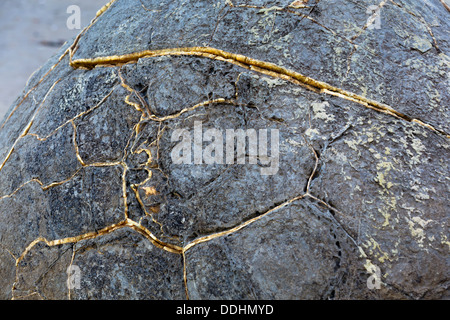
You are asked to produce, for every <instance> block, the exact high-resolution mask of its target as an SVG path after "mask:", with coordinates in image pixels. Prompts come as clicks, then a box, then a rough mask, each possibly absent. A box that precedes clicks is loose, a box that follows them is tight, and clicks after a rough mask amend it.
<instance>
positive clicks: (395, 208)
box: [0, 0, 450, 299]
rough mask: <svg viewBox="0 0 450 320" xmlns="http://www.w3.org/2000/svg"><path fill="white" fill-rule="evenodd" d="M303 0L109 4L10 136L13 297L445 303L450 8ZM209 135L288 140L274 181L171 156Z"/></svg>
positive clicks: (6, 187)
mask: <svg viewBox="0 0 450 320" xmlns="http://www.w3.org/2000/svg"><path fill="white" fill-rule="evenodd" d="M289 4H290V1H286V2H285V1H271V2H270V3H269V2H268V1H247V2H239V1H233V2H232V1H219V2H217V3H214V4H212V3H211V2H209V1H185V2H182V3H179V2H160V1H151V0H145V1H144V0H142V1H140V0H136V1H122V0H117V1H112V2H111V5H110V6H109V7H107V8H105V10H104V11H103V13H102V14H100V15H99V16H98V17H96V18H95V19H94V21H93V23H92V24H91V25H90V26H89V27H88V28H87V29H86V30H84V31H83V32H82V33H81V34H80V37H78V38H76V39H74V42H73V43H67V44H66V45H64V46H63V47H62V48H61V49H60V51H59V52H58V53H57V54H56V56H54V57H53V58H50V60H49V61H48V62H47V63H46V64H45V65H44V66H43V67H42V68H41V69H40V70H39V71H37V72H36V73H35V74H34V75H33V76H32V78H31V79H30V80H29V83H28V85H27V87H26V88H25V90H24V94H23V96H21V97H19V98H18V99H17V101H16V102H15V103H14V104H13V105H12V106H11V108H10V111H9V113H8V114H7V117H6V118H5V120H4V121H3V122H2V124H0V126H1V129H0V240H1V245H0V267H1V268H0V270H1V275H2V276H1V277H0V297H1V298H2V299H11V298H13V299H187V298H190V299H445V298H449V297H450V295H449V283H450V277H449V276H450V275H449V270H450V268H449V263H450V260H449V248H450V242H449V225H448V221H449V216H448V215H449V212H448V203H449V196H448V195H449V187H448V185H449V184H448V181H449V179H450V172H449V167H448V158H449V147H450V144H449V135H448V133H449V132H450V130H449V129H450V128H449V121H448V117H449V113H448V101H449V92H448V84H449V83H448V71H449V58H448V55H447V54H448V50H449V41H450V40H449V34H448V30H449V23H448V21H449V20H448V15H449V14H450V13H449V12H447V11H446V9H445V7H444V6H443V5H442V3H441V2H440V1H437V0H435V1H426V2H425V3H422V2H419V1H410V2H408V3H406V2H403V1H382V2H381V3H380V4H379V8H381V9H380V16H381V22H380V28H379V29H377V28H370V27H369V24H368V19H369V18H370V14H369V13H367V8H368V7H369V6H370V5H372V4H373V3H371V2H370V1H309V2H308V4H307V5H306V6H305V7H302V8H294V7H292V6H289ZM399 17H401V18H399ZM69 48H70V49H71V50H69ZM238 55H239V56H238ZM299 74H301V75H304V76H307V77H309V78H305V77H302V76H301V75H299ZM311 79H315V80H317V81H313V80H311ZM367 99H370V100H367ZM199 122H201V124H202V128H203V132H206V130H208V129H212V128H216V129H220V130H223V133H224V135H225V133H226V131H225V130H226V129H235V130H236V129H243V130H249V129H255V130H260V129H268V130H272V131H271V132H274V131H273V130H275V129H276V130H278V132H279V140H278V141H279V165H278V166H277V171H276V172H275V174H273V175H262V174H261V169H262V168H264V167H267V165H266V164H264V162H263V160H264V159H263V158H262V157H260V158H259V159H258V161H257V163H255V164H252V163H249V161H246V162H245V163H244V164H237V163H228V164H221V163H212V164H206V163H201V164H195V163H192V164H177V163H176V162H175V161H174V159H173V157H172V151H173V150H174V148H176V147H177V144H178V142H177V141H174V140H173V139H172V135H173V134H174V132H177V130H178V129H185V130H186V133H187V134H189V135H193V134H194V133H195V124H196V123H199ZM208 145H209V142H207V141H203V144H202V145H201V147H203V148H205V147H208ZM198 146H200V145H198ZM271 148H272V149H271V152H274V151H275V150H274V149H273V148H274V145H273V144H272V145H271ZM246 152H247V156H248V154H249V153H250V150H247V151H246ZM271 154H272V155H273V153H271ZM235 156H236V157H237V155H235ZM246 160H248V158H247V157H246ZM69 267H72V268H74V267H76V270H78V271H77V272H78V273H77V274H76V275H77V276H79V278H76V279H74V278H73V277H72V276H73V274H72V273H71V272H69V273H67V270H68V268H69ZM72 270H73V269H72ZM77 279H78V280H79V282H78V284H79V286H76V287H72V288H70V286H68V280H77ZM69 283H70V281H69ZM374 283H375V284H377V283H379V287H375V288H373V287H372V286H371V284H374Z"/></svg>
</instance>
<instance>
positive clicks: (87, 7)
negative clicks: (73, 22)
mask: <svg viewBox="0 0 450 320" xmlns="http://www.w3.org/2000/svg"><path fill="white" fill-rule="evenodd" d="M108 1H109V0H1V1H0V123H1V122H2V120H3V117H4V116H5V114H6V112H7V110H8V109H9V107H10V106H11V104H12V103H13V102H14V101H15V100H16V98H17V96H18V95H19V94H20V93H21V92H22V90H23V88H24V87H25V84H26V82H27V80H28V78H29V77H30V76H31V74H32V73H33V72H34V71H35V70H37V69H38V68H39V67H40V66H41V65H43V64H44V63H45V61H47V60H48V59H49V58H50V57H51V56H52V55H54V54H55V53H56V51H57V50H58V48H59V47H61V45H62V44H63V43H64V42H66V41H68V40H70V39H72V38H73V37H75V36H76V35H77V34H78V33H80V32H81V30H82V29H83V28H84V27H85V26H86V25H88V24H89V22H90V21H91V20H92V19H93V18H94V17H95V14H96V12H97V11H98V10H99V9H100V8H101V7H102V6H104V5H105V4H106V3H107V2H108ZM71 5H77V6H78V7H79V8H80V14H81V15H80V20H81V29H73V30H70V29H69V28H68V27H67V20H68V19H69V17H71V16H72V15H73V12H69V13H67V8H68V7H69V6H71Z"/></svg>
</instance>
